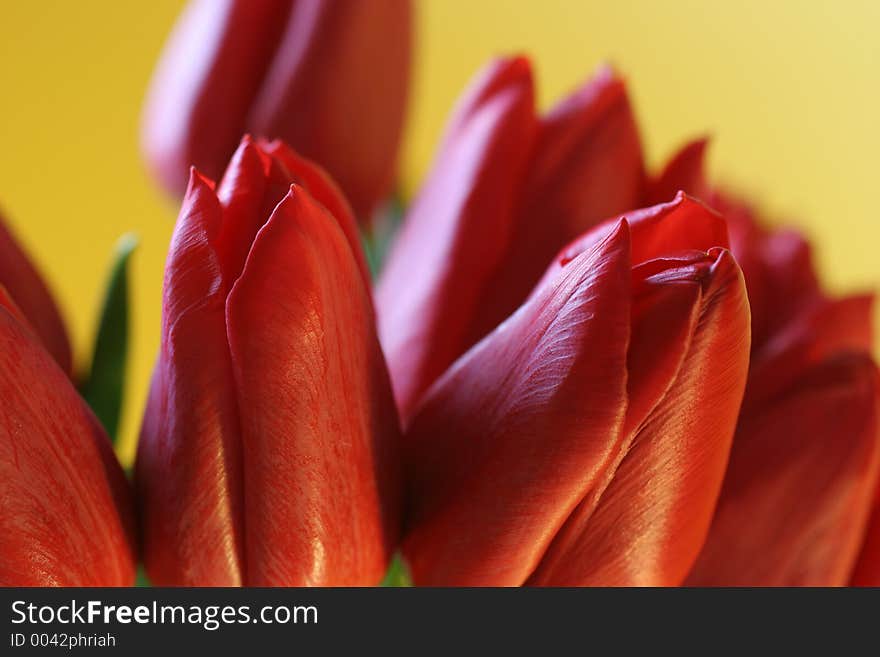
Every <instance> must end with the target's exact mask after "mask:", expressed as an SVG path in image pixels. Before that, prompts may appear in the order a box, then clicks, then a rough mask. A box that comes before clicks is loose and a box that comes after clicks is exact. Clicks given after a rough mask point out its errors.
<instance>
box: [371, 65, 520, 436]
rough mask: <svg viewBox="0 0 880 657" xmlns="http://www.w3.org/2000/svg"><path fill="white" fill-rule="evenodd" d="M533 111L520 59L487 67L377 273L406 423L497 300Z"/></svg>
mask: <svg viewBox="0 0 880 657" xmlns="http://www.w3.org/2000/svg"><path fill="white" fill-rule="evenodd" d="M533 106H534V90H533V86H532V80H531V73H530V70H529V68H528V63H527V62H526V61H525V60H522V59H512V60H500V61H498V62H496V63H493V64H492V65H490V66H489V67H488V68H487V70H486V71H485V72H484V74H483V75H482V76H481V77H480V79H479V80H478V82H477V83H476V85H475V86H474V88H473V89H472V90H471V91H470V93H469V95H468V98H467V99H466V100H465V101H464V102H463V103H462V104H461V105H460V106H459V109H458V111H457V113H456V115H455V118H454V119H453V121H452V124H451V126H450V128H449V129H448V134H447V136H446V139H445V141H444V147H443V148H442V149H441V151H440V152H439V154H438V156H437V159H436V161H435V163H434V166H433V169H432V171H431V173H430V174H429V176H428V179H427V182H426V184H425V186H424V187H423V189H422V192H421V194H420V196H419V197H418V198H417V200H416V201H415V203H414V204H413V206H412V208H411V209H410V211H409V213H408V215H407V218H406V222H405V223H404V225H403V228H402V230H401V232H400V235H399V236H398V238H397V240H396V242H395V244H394V246H393V248H392V251H391V254H390V257H389V259H388V261H387V263H386V265H385V267H384V269H383V271H382V275H381V278H380V280H379V283H378V286H377V289H376V306H377V311H378V318H379V332H380V335H381V338H382V346H383V348H384V350H385V353H386V354H387V357H388V362H389V367H390V369H391V378H392V381H393V383H394V390H395V397H396V399H397V403H398V406H399V408H400V412H401V415H402V417H403V419H404V421H406V420H407V418H408V417H409V415H410V414H411V412H412V410H413V408H414V406H415V404H416V403H417V402H418V400H419V398H420V397H421V395H422V394H423V393H424V391H425V390H426V389H427V388H428V386H429V385H430V384H431V383H432V382H433V381H434V380H435V379H436V378H437V377H438V376H439V375H440V374H441V373H442V372H443V371H444V370H445V369H446V368H447V367H448V366H449V365H450V364H451V363H452V362H453V361H454V360H455V359H456V358H457V357H458V356H459V355H461V354H462V353H464V351H466V350H467V348H468V347H470V346H471V345H472V344H473V341H474V338H475V337H479V336H476V333H475V330H474V328H473V326H472V324H473V321H474V320H473V318H474V317H475V316H476V315H477V314H478V313H479V312H480V309H481V308H482V307H483V306H485V305H487V304H491V303H492V299H493V298H494V297H495V296H496V295H497V292H498V291H497V289H495V288H493V287H491V286H490V285H489V281H490V277H491V275H492V273H493V271H494V270H496V269H497V268H498V267H499V266H500V264H501V261H502V259H503V258H504V257H505V251H506V248H507V244H508V241H509V237H510V226H511V213H512V212H513V211H514V208H513V205H512V198H513V196H514V195H515V194H516V192H517V189H518V186H519V184H520V181H521V177H522V175H523V172H524V167H525V166H526V158H527V156H528V153H529V149H530V146H531V143H532V140H533V138H534V132H535V126H536V123H535V120H536V119H535V116H534V107H533Z"/></svg>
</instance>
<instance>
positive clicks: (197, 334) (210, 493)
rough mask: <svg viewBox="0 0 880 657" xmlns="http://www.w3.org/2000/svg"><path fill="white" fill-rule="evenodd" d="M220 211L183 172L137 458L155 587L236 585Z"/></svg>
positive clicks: (235, 436)
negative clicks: (158, 340)
mask: <svg viewBox="0 0 880 657" xmlns="http://www.w3.org/2000/svg"><path fill="white" fill-rule="evenodd" d="M222 220H223V218H222V208H221V207H220V203H219V202H218V200H217V197H216V196H215V194H214V192H213V190H212V189H211V185H210V183H209V181H207V180H205V179H204V178H202V177H201V176H200V175H199V174H198V173H196V172H193V174H192V177H191V179H190V187H189V190H188V191H187V194H186V197H185V198H184V203H183V207H182V209H181V211H180V217H179V218H178V221H177V227H176V229H175V232H174V236H173V238H172V242H171V248H170V250H169V254H168V261H167V263H166V267H165V285H164V291H163V308H162V345H161V350H160V353H159V358H158V361H157V363H156V369H155V371H154V374H153V381H152V386H151V389H150V398H149V401H148V404H147V409H146V413H145V417H144V424H143V427H142V430H141V438H140V443H139V445H138V457H137V476H136V479H137V486H138V492H139V502H140V506H141V523H142V533H143V542H144V561H145V563H146V567H147V572H148V574H149V576H150V579H151V581H152V582H153V583H154V584H157V585H184V586H206V585H226V586H234V585H238V584H241V583H242V581H243V577H242V572H243V569H244V550H243V529H242V527H243V518H242V496H243V492H242V489H241V485H242V483H241V453H240V452H241V444H240V437H239V433H240V431H239V423H238V415H237V412H236V394H235V387H234V382H233V378H232V370H231V365H230V357H229V349H228V347H227V342H226V320H225V298H226V285H225V284H224V280H223V274H222V268H221V262H220V256H219V254H218V252H217V250H216V247H215V241H216V239H217V236H218V235H219V231H220V227H221V223H222Z"/></svg>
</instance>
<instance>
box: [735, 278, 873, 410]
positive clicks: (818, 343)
mask: <svg viewBox="0 0 880 657" xmlns="http://www.w3.org/2000/svg"><path fill="white" fill-rule="evenodd" d="M872 306H873V296H871V295H867V294H865V295H857V296H851V297H844V298H841V299H823V300H821V301H819V302H818V303H816V304H814V305H813V306H812V307H811V308H809V309H808V310H806V311H804V312H802V313H800V314H799V315H798V316H797V317H795V318H794V319H793V320H791V321H790V322H789V323H788V325H787V326H785V327H784V328H783V329H782V330H781V331H779V332H778V333H776V335H775V336H774V337H773V338H772V339H770V340H768V341H767V342H766V343H765V345H764V347H763V348H762V349H760V350H759V351H758V352H757V353H754V354H753V355H752V365H751V371H750V372H749V389H748V394H747V397H746V408H745V409H744V410H748V408H749V407H755V406H760V405H762V404H763V403H766V402H767V400H772V399H773V397H774V396H775V395H778V394H780V392H782V391H783V390H785V388H786V387H788V386H790V385H792V384H794V383H795V382H796V381H797V379H798V378H799V377H800V376H801V375H802V374H803V372H804V371H806V370H807V369H808V368H809V367H811V366H813V365H816V364H817V363H819V362H821V361H823V360H826V359H828V358H831V357H833V356H835V355H838V354H840V353H845V352H848V351H852V352H862V353H870V351H871V339H872V335H873V331H872V326H871V315H872Z"/></svg>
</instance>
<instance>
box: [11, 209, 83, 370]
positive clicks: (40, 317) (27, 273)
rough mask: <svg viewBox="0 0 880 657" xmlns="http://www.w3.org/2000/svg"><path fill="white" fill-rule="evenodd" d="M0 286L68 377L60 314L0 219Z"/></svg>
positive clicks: (68, 356) (67, 346)
mask: <svg viewBox="0 0 880 657" xmlns="http://www.w3.org/2000/svg"><path fill="white" fill-rule="evenodd" d="M0 285H2V286H3V287H5V288H6V290H7V292H8V293H9V294H10V295H11V296H12V298H13V299H14V300H15V304H16V305H17V306H18V307H19V308H20V309H21V312H22V313H23V314H24V316H25V317H27V319H28V324H29V325H30V326H31V327H33V329H34V331H35V332H36V334H37V335H38V336H39V337H40V340H42V342H43V345H44V346H45V347H46V349H48V350H49V353H50V354H52V356H53V357H54V358H55V360H56V361H57V362H58V365H60V366H61V369H63V370H64V371H65V372H67V374H68V375H69V374H70V373H71V368H72V358H71V354H70V342H69V341H68V339H67V331H66V330H65V329H64V322H63V321H62V319H61V313H59V311H58V307H57V306H56V305H55V301H54V300H53V299H52V295H51V294H50V293H49V290H48V288H47V287H46V284H45V283H44V282H43V279H42V278H41V277H40V274H39V272H38V271H37V270H36V268H35V267H34V265H33V263H32V262H31V261H30V259H29V258H28V257H27V255H26V254H25V252H24V251H23V250H22V248H21V246H20V245H19V244H18V242H17V241H16V239H15V238H14V237H13V235H12V233H11V232H10V231H9V229H8V228H7V227H6V225H5V222H4V220H3V217H2V216H0Z"/></svg>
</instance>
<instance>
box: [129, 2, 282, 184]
mask: <svg viewBox="0 0 880 657" xmlns="http://www.w3.org/2000/svg"><path fill="white" fill-rule="evenodd" d="M291 4H292V3H291V0H260V1H259V2H254V1H253V0H193V1H192V2H191V3H190V4H189V5H188V6H187V7H186V9H185V10H184V13H183V14H182V15H181V17H180V19H179V21H178V23H177V25H176V26H175V28H174V32H173V34H172V35H171V37H170V38H169V42H168V46H167V47H166V49H165V52H164V53H163V55H162V59H161V60H160V62H159V65H158V67H157V69H156V74H155V76H154V78H153V81H152V83H151V85H150V90H149V92H148V94H147V104H146V108H145V111H144V122H143V132H142V136H141V144H142V148H143V150H144V152H145V153H146V155H147V160H148V162H149V163H150V165H151V168H152V170H153V172H154V174H155V175H156V177H157V178H158V179H159V180H160V181H161V182H162V184H163V186H164V187H166V188H168V189H170V190H173V191H175V192H176V193H182V192H183V191H184V190H185V189H186V184H187V178H186V171H187V170H188V169H189V167H190V166H191V165H194V166H196V167H197V168H198V169H200V170H201V171H204V172H205V173H207V174H208V176H209V177H210V178H212V179H214V180H217V179H219V178H220V175H221V174H222V173H223V166H224V164H225V163H226V161H227V159H228V158H229V156H230V154H231V153H232V152H233V151H234V150H235V145H236V144H237V143H238V140H239V139H240V138H241V135H242V133H244V132H246V128H247V116H248V113H249V111H250V108H251V103H252V99H253V98H254V96H255V95H256V94H257V93H258V90H259V88H260V85H261V84H262V81H263V77H264V75H265V74H266V71H267V69H268V68H269V66H270V64H271V61H272V57H273V56H274V54H275V51H276V48H277V46H278V43H279V40H280V38H281V34H282V31H283V29H284V23H285V20H286V18H287V16H288V13H289V12H290V7H291Z"/></svg>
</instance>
